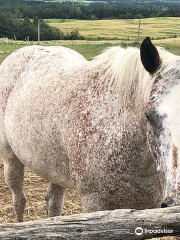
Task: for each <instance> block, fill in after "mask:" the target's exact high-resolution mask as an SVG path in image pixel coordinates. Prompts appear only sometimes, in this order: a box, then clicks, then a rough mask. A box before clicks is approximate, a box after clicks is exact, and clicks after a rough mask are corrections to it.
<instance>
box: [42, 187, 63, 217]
mask: <svg viewBox="0 0 180 240" xmlns="http://www.w3.org/2000/svg"><path fill="white" fill-rule="evenodd" d="M65 191H66V189H65V188H64V187H61V186H59V185H57V184H53V183H50V184H49V189H48V193H47V195H46V198H45V199H46V205H47V212H48V216H49V217H55V216H60V215H62V210H63V205H64V194H65Z"/></svg>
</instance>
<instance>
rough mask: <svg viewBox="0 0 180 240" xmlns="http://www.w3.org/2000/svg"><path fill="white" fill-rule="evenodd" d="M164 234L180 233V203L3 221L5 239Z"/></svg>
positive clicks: (105, 239)
mask: <svg viewBox="0 0 180 240" xmlns="http://www.w3.org/2000/svg"><path fill="white" fill-rule="evenodd" d="M137 227H141V228H142V229H143V231H144V233H143V234H142V235H139V236H137V235H136V234H135V229H136V228H137ZM147 230H154V231H153V232H151V233H150V232H147ZM164 230H166V232H164V233H163V232H162V231H164ZM162 236H180V207H172V208H165V209H148V210H133V209H131V210H129V209H121V210H114V211H104V212H95V213H86V214H79V215H72V216H68V217H55V218H48V219H44V220H38V221H31V222H24V223H15V224H14V223H13V224H2V225H0V239H3V240H5V239H16V240H17V239H38V240H39V239H43V240H44V239H60V240H61V239H62V240H75V239H78V240H85V239H88V240H89V239H93V240H101V239H102V240H116V239H117V240H121V239H122V240H126V239H130V240H131V239H133V240H134V239H151V238H155V237H162Z"/></svg>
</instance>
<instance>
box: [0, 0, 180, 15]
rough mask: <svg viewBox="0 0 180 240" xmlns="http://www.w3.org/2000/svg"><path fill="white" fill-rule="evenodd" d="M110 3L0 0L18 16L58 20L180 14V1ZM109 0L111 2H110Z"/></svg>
mask: <svg viewBox="0 0 180 240" xmlns="http://www.w3.org/2000/svg"><path fill="white" fill-rule="evenodd" d="M106 1H107V4H102V3H90V4H88V5H83V4H82V5H81V4H78V3H74V2H65V3H57V2H42V1H39V2H37V1H32V0H31V1H22V0H0V6H1V7H2V8H3V9H4V10H5V11H6V12H10V13H12V14H13V15H15V16H16V17H17V18H22V17H23V18H25V17H28V18H31V19H33V18H35V17H36V16H38V17H39V18H42V19H43V18H58V19H60V18H61V19H63V18H66V19H110V18H120V19H129V18H130V19H133V18H148V17H180V2H174V1H173V2H166V1H154V0H151V1H142V0H141V1H140V0H139V1H138V0H137V1H132V0H128V1H125V0H122V1H117V0H115V1H112V0H106ZM108 2H109V3H108Z"/></svg>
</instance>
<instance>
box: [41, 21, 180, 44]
mask: <svg viewBox="0 0 180 240" xmlns="http://www.w3.org/2000/svg"><path fill="white" fill-rule="evenodd" d="M46 21H47V22H48V23H49V24H50V25H51V26H53V27H57V28H59V29H60V30H62V31H63V32H71V31H72V30H74V29H77V30H78V31H79V33H80V34H81V35H83V36H84V37H85V38H86V39H89V40H102V39H105V40H115V39H118V40H122V41H136V39H137V31H138V23H139V20H138V19H113V20H71V21H69V20H66V21H65V22H60V20H59V19H55V20H54V19H53V21H52V20H49V19H48V20H47V19H46ZM176 35H177V36H180V18H148V19H142V22H141V38H142V39H143V38H145V37H147V36H151V38H153V39H163V38H174V36H176Z"/></svg>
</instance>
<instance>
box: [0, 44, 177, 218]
mask: <svg viewBox="0 0 180 240" xmlns="http://www.w3.org/2000/svg"><path fill="white" fill-rule="evenodd" d="M160 51H161V55H163V56H165V57H166V56H169V58H168V59H170V58H172V55H170V54H169V53H167V54H166V53H165V51H163V50H160ZM165 57H164V59H166V58H165ZM17 59H18V60H17ZM166 62H167V61H166V60H165V63H166ZM129 63H131V64H129ZM155 79H156V77H155V76H154V77H153V76H150V75H149V73H147V71H146V70H145V69H144V67H143V65H142V63H141V60H140V54H139V50H138V49H134V48H129V49H127V50H125V49H121V48H119V47H113V48H110V49H108V50H107V51H106V52H104V53H102V54H101V55H100V56H98V57H96V58H95V59H94V60H93V61H91V62H88V61H87V60H85V59H84V57H83V56H81V55H80V54H79V53H77V52H75V51H73V50H70V49H67V48H63V47H39V46H32V47H26V48H23V49H20V50H18V51H16V52H14V53H13V54H11V55H10V56H9V57H8V58H7V59H6V60H5V61H4V62H3V63H2V65H1V66H0V83H1V87H0V150H1V154H2V156H3V158H4V162H5V166H6V167H5V169H6V170H5V175H6V181H7V183H8V185H9V186H10V188H11V190H12V192H13V196H14V209H15V212H16V215H17V219H18V221H22V216H23V211H24V207H25V197H24V194H23V167H24V165H25V166H27V167H29V168H30V169H31V170H32V171H34V172H35V173H36V174H38V175H40V176H41V177H43V178H45V179H47V180H48V181H49V182H50V189H49V192H48V195H47V198H46V200H47V205H48V207H49V211H48V212H51V214H50V215H51V216H54V215H57V214H60V213H61V210H62V204H63V194H64V189H65V188H75V189H77V191H78V192H79V194H80V196H81V198H82V201H83V206H84V210H85V211H97V210H106V209H116V208H136V209H143V208H152V207H155V206H159V205H160V203H161V200H162V197H163V196H162V190H161V184H160V180H159V177H158V175H157V169H156V163H155V161H154V159H153V157H152V155H151V151H152V149H151V147H150V148H149V144H151V143H149V144H148V142H147V134H146V133H147V124H146V120H145V115H144V109H145V106H146V104H147V102H148V99H149V96H150V93H151V89H152V85H153V83H154V81H155ZM141 83H142V84H141ZM173 149H174V153H173V155H174V166H176V165H177V164H178V161H179V160H177V159H179V157H178V151H179V146H176V145H174V148H173ZM177 149H178V150H177ZM15 172H16V175H18V174H19V175H20V176H21V177H20V178H19V179H18V177H17V176H15V174H14V173H15ZM15 177H16V178H17V179H15ZM12 179H14V181H12ZM19 186H20V187H19ZM57 195H58V196H59V197H57V198H56V197H55V196H57ZM53 199H59V200H58V201H60V202H61V203H60V204H59V205H58V204H57V201H55V200H53ZM18 200H21V201H22V202H23V204H21V203H19V205H18V203H17V202H19V201H18ZM53 201H54V202H53ZM53 209H54V210H53Z"/></svg>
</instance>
